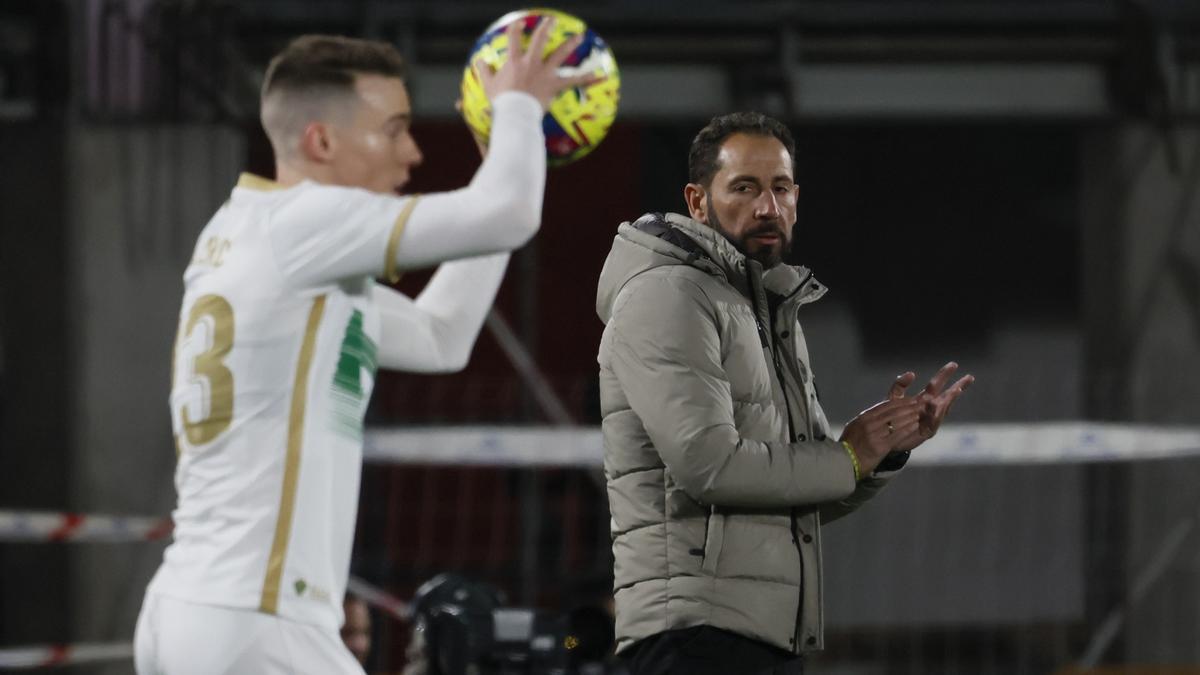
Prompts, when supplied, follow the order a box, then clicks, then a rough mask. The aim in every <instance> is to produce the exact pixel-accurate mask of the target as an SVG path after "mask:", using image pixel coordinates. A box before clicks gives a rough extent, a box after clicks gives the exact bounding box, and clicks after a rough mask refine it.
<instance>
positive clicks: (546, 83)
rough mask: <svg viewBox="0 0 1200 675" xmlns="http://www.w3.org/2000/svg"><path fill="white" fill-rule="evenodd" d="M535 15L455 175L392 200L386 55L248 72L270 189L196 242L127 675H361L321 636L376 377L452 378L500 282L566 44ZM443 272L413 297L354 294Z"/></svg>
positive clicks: (238, 201) (309, 39) (394, 95)
mask: <svg viewBox="0 0 1200 675" xmlns="http://www.w3.org/2000/svg"><path fill="white" fill-rule="evenodd" d="M550 25H551V22H550V21H544V22H542V24H540V25H539V27H538V29H537V30H536V31H535V32H534V33H533V35H532V36H531V39H530V41H529V46H528V48H527V49H522V48H521V47H520V41H519V36H520V33H519V32H518V31H519V28H518V27H517V26H516V24H514V26H513V27H511V28H510V30H509V33H508V38H509V41H510V44H511V45H514V47H513V49H512V51H511V54H510V58H509V59H508V60H507V61H506V63H505V64H504V65H503V66H502V67H501V68H500V69H499V70H497V71H495V72H492V71H491V70H490V69H488V68H487V67H486V66H482V65H480V66H477V67H479V69H480V71H481V72H480V77H481V78H482V80H483V83H484V88H485V91H486V92H487V94H488V96H489V99H490V100H491V103H492V109H493V115H494V118H493V132H492V135H491V139H492V140H491V145H490V147H489V148H487V150H486V155H485V157H484V160H483V163H482V165H481V166H480V167H479V170H478V172H477V173H476V174H475V176H474V178H473V179H472V181H471V183H470V184H469V185H468V186H466V187H464V188H462V189H460V190H456V191H453V192H448V193H442V194H431V195H426V196H424V197H418V196H415V195H414V196H408V197H405V196H401V195H399V194H398V193H399V192H400V191H401V190H402V189H403V187H404V185H405V184H406V183H407V182H408V180H409V172H410V171H411V170H412V169H413V167H415V166H416V165H418V164H419V163H420V161H421V152H420V150H419V149H418V147H417V145H416V142H415V141H414V140H413V138H412V136H410V135H409V122H410V119H411V108H410V105H409V98H408V93H407V91H406V89H405V84H404V67H403V66H404V64H403V60H402V59H401V57H400V55H399V54H398V53H397V52H396V51H395V49H394V48H392V47H391V46H389V45H386V44H383V43H376V42H369V41H363V40H354V39H347V38H340V37H327V36H306V37H302V38H298V39H297V40H295V41H293V42H292V43H291V44H290V45H288V47H287V48H286V49H284V50H283V51H282V52H281V53H280V54H278V55H277V56H276V57H275V58H274V59H273V60H272V62H271V64H270V66H269V67H268V70H267V73H266V78H265V81H264V84H263V90H262V109H261V114H262V123H263V126H264V127H265V128H266V131H267V134H268V136H269V137H270V140H271V145H272V147H273V149H274V152H275V160H276V181H269V180H266V179H263V178H259V177H256V176H251V175H243V176H242V177H241V179H240V180H239V182H238V185H237V187H235V188H234V189H233V192H232V195H231V196H230V198H229V200H228V201H227V202H226V203H225V204H224V205H223V206H222V207H221V208H220V210H218V211H217V213H216V215H214V216H213V218H212V220H211V221H209V223H208V225H207V226H206V227H205V228H204V230H203V232H201V234H200V238H199V240H198V241H197V244H196V249H195V254H194V257H193V259H192V261H191V263H190V264H189V265H188V267H187V270H186V272H185V273H184V296H183V304H182V307H181V310H180V319H179V334H178V338H177V341H176V344H175V362H174V371H173V378H172V379H173V384H172V388H171V396H170V407H171V415H172V420H173V426H174V431H175V441H176V449H177V452H178V456H179V463H178V467H177V469H176V473H175V486H176V490H177V492H178V497H179V501H178V506H177V508H176V509H175V511H174V514H173V515H174V519H175V537H174V542H173V543H172V544H171V546H170V547H168V548H167V550H166V553H165V554H164V559H163V562H162V565H161V566H160V568H159V570H158V572H157V573H156V574H155V577H154V579H153V580H152V581H151V582H150V585H149V587H148V588H147V591H146V597H145V600H144V602H143V605H142V610H141V614H140V616H139V618H138V626H137V631H136V639H135V642H136V667H137V670H138V672H139V673H142V674H143V675H149V674H152V673H169V674H170V675H181V674H182V675H186V674H188V673H196V674H197V675H199V674H204V675H213V674H216V673H323V674H324V673H362V672H363V671H362V668H361V666H360V665H359V664H358V663H357V662H356V661H355V659H354V657H353V656H352V655H351V654H350V652H349V651H347V649H346V647H345V646H344V645H343V644H342V641H341V639H340V638H339V636H338V629H339V626H340V625H341V623H342V620H343V611H342V597H343V595H344V593H345V590H346V588H345V587H346V580H347V575H348V571H349V563H350V550H351V543H352V539H353V535H354V525H355V511H356V507H357V502H358V489H359V475H360V462H361V456H362V430H363V414H364V410H365V407H366V404H367V399H368V398H369V396H370V394H371V389H372V385H373V382H374V374H375V371H376V368H377V367H382V368H392V369H399V370H407V371H419V372H442V371H452V370H456V369H461V368H462V367H463V366H464V365H465V363H466V360H467V357H468V355H469V353H470V351H471V348H472V346H473V344H474V342H475V339H476V337H477V336H478V334H479V330H480V328H481V326H482V323H483V320H484V317H485V313H486V312H487V310H488V307H489V306H490V305H491V304H492V302H493V300H494V298H495V294H496V290H497V288H498V286H499V284H500V281H501V278H502V276H503V274H504V269H505V266H506V263H507V260H508V254H507V252H508V251H510V250H512V249H515V248H517V247H519V246H521V245H523V244H524V243H525V242H526V241H528V240H529V238H530V237H532V236H533V235H534V233H536V231H537V229H538V227H539V221H540V214H541V207H542V191H543V187H544V183H545V150H544V141H543V136H542V132H541V120H542V114H543V110H544V109H545V107H546V106H547V105H548V104H549V102H550V100H551V99H552V98H553V97H554V95H555V94H556V93H557V92H558V91H560V90H562V89H564V88H566V87H570V86H578V85H581V84H589V83H590V82H591V81H592V80H593V79H594V78H592V77H590V76H577V77H561V76H559V75H558V74H557V70H556V68H557V66H558V65H559V64H560V63H562V61H563V60H564V59H565V58H566V56H567V55H568V54H569V53H570V51H571V50H572V49H574V48H575V47H576V46H577V44H578V40H573V41H569V42H567V43H566V44H564V45H563V46H562V47H560V48H559V49H557V50H555V51H554V52H553V53H551V54H549V55H547V56H545V58H543V53H544V50H545V45H546V42H547V38H548V31H549V28H550ZM460 258H469V259H465V260H458V261H456V262H449V263H446V264H443V265H442V266H441V267H440V268H439V270H438V271H437V273H436V274H435V275H434V277H433V278H432V279H431V280H430V282H429V284H428V285H427V287H426V288H425V290H424V291H423V292H422V293H421V294H420V295H419V296H418V297H417V298H416V299H415V300H414V299H410V298H407V297H405V296H403V295H401V294H399V293H396V292H394V291H392V290H390V289H389V288H388V287H387V286H383V285H380V284H377V283H375V282H374V281H373V280H372V278H373V277H382V278H385V279H389V280H394V279H396V278H397V274H398V270H401V269H405V268H414V267H423V266H429V265H431V264H435V263H441V262H443V261H447V260H452V259H460Z"/></svg>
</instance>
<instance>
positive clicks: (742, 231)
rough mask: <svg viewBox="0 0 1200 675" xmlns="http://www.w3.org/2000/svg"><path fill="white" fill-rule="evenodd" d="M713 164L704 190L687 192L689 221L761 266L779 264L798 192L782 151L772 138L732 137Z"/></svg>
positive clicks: (788, 244) (788, 159) (789, 162)
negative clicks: (704, 226)
mask: <svg viewBox="0 0 1200 675" xmlns="http://www.w3.org/2000/svg"><path fill="white" fill-rule="evenodd" d="M717 166H718V167H720V168H719V169H718V171H717V173H716V175H715V176H713V179H712V183H711V184H710V185H709V187H708V189H707V190H704V189H703V188H700V189H699V190H698V191H692V192H689V193H688V194H689V204H688V205H689V208H690V209H691V211H692V217H694V218H696V219H697V220H699V221H700V222H703V223H706V224H708V225H709V226H710V227H713V228H715V229H716V230H718V231H719V232H721V234H723V235H725V238H726V239H728V240H729V241H730V242H732V243H733V245H734V246H736V247H737V249H738V250H739V251H741V252H742V253H744V254H746V256H747V257H749V258H753V259H755V260H757V261H759V262H760V263H762V265H763V267H774V266H775V265H778V264H779V262H780V261H781V260H783V254H784V252H785V251H787V250H789V249H790V248H791V245H792V226H793V225H795V224H796V200H797V197H798V195H799V192H800V188H799V187H798V186H797V185H796V181H795V179H794V177H793V175H792V157H791V155H789V154H788V151H787V148H785V147H784V146H783V143H781V142H779V139H777V138H775V137H774V136H759V135H750V134H740V133H738V134H733V135H731V136H730V137H729V138H727V139H725V142H724V144H722V145H721V150H720V152H718V153H717Z"/></svg>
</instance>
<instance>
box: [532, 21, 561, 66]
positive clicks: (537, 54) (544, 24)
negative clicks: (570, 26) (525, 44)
mask: <svg viewBox="0 0 1200 675" xmlns="http://www.w3.org/2000/svg"><path fill="white" fill-rule="evenodd" d="M552 28H554V17H552V16H548V17H546V18H544V19H542V20H541V21H539V22H538V25H537V28H535V29H533V35H532V36H531V37H530V38H529V49H527V50H525V56H526V57H527V58H528V59H530V60H533V61H534V62H537V61H540V60H543V59H542V53H543V52H545V51H546V43H547V42H549V41H550V29H552Z"/></svg>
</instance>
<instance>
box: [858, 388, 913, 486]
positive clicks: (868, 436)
mask: <svg viewBox="0 0 1200 675" xmlns="http://www.w3.org/2000/svg"><path fill="white" fill-rule="evenodd" d="M906 375H912V373H906ZM901 377H903V376H901ZM898 382H899V381H898ZM908 382H909V383H911V382H912V378H911V377H910V378H909V379H908ZM905 386H907V385H905ZM921 411H922V403H921V399H920V398H905V397H904V396H902V395H901V396H897V397H895V398H889V399H888V400H886V401H880V402H879V403H876V404H875V405H873V406H871V407H870V408H867V409H866V410H864V411H862V412H860V413H859V414H858V416H857V417H855V418H854V419H852V420H850V423H849V424H847V425H846V430H845V431H843V432H842V437H841V438H840V439H839V440H840V441H845V442H847V443H849V444H850V447H851V448H853V449H854V454H855V455H856V456H857V457H858V465H859V469H860V471H861V472H862V475H864V476H866V475H867V474H869V473H871V472H872V471H874V470H875V467H876V466H877V465H878V464H879V462H881V461H883V458H884V457H886V456H887V454H888V453H889V452H891V451H892V450H893V449H895V447H896V445H895V441H896V439H897V438H908V437H910V436H914V435H916V434H918V433H919V429H920V420H921Z"/></svg>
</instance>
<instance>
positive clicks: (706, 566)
mask: <svg viewBox="0 0 1200 675" xmlns="http://www.w3.org/2000/svg"><path fill="white" fill-rule="evenodd" d="M724 543H725V514H723V513H717V507H715V506H714V507H712V511H711V512H710V513H709V514H708V519H707V520H706V521H705V525H704V562H703V563H702V564H701V565H700V569H701V570H703V571H704V572H705V573H707V574H711V575H716V573H717V560H718V559H719V558H720V557H721V547H722V546H723V545H724Z"/></svg>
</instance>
